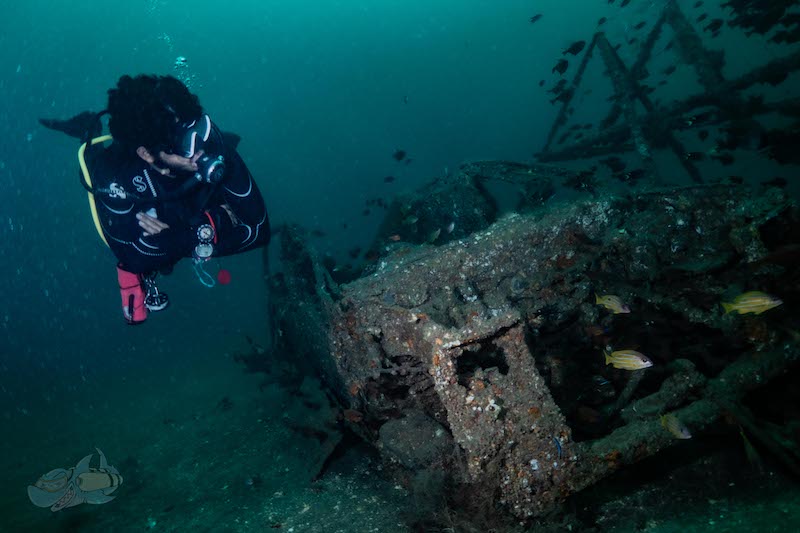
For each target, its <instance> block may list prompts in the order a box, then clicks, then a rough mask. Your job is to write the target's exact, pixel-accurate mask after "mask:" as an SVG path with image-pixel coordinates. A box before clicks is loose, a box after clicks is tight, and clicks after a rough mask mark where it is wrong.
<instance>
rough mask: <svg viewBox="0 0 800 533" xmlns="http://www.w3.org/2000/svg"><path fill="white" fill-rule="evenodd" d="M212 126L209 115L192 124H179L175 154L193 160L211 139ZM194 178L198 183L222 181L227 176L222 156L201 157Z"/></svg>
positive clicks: (193, 121) (204, 115)
mask: <svg viewBox="0 0 800 533" xmlns="http://www.w3.org/2000/svg"><path fill="white" fill-rule="evenodd" d="M211 130H212V124H211V119H210V118H209V116H208V115H206V114H203V115H201V116H200V118H198V119H196V120H192V121H190V122H184V123H179V124H177V128H176V131H175V137H174V141H173V150H174V153H175V154H177V155H180V156H182V157H186V158H189V159H191V158H192V157H194V156H195V154H197V152H199V151H200V150H202V149H203V148H204V147H205V145H206V143H207V142H208V139H209V138H210V137H211ZM196 163H197V171H196V172H195V173H194V178H195V179H196V180H197V181H201V182H205V183H211V184H216V183H219V182H220V181H222V178H223V176H224V174H225V161H224V159H223V157H222V156H221V155H218V156H213V155H209V154H203V155H201V156H200V157H199V158H198V159H197V161H196Z"/></svg>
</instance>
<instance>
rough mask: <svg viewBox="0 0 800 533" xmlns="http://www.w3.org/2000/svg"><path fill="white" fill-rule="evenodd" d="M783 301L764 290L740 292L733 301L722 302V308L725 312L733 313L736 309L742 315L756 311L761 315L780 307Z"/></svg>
mask: <svg viewBox="0 0 800 533" xmlns="http://www.w3.org/2000/svg"><path fill="white" fill-rule="evenodd" d="M782 303H783V302H782V301H781V300H780V299H778V298H776V297H774V296H770V295H769V294H766V293H764V292H759V291H750V292H746V293H744V294H740V295H739V296H737V297H736V298H734V299H733V302H731V303H727V302H723V303H722V308H723V309H724V310H725V314H726V315H727V314H728V313H731V312H733V311H736V312H737V313H739V314H740V315H744V314H747V313H755V314H757V315H760V314H761V313H763V312H764V311H769V310H770V309H772V308H773V307H778V306H779V305H781V304H782Z"/></svg>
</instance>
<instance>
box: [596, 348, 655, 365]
mask: <svg viewBox="0 0 800 533" xmlns="http://www.w3.org/2000/svg"><path fill="white" fill-rule="evenodd" d="M605 357H606V364H607V365H611V366H613V367H614V368H618V369H620V370H642V369H644V368H650V367H651V366H653V362H652V361H651V360H650V359H649V358H648V357H647V356H646V355H644V354H643V353H641V352H637V351H636V350H616V351H612V348H611V347H610V346H607V347H606V351H605Z"/></svg>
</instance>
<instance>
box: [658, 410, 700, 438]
mask: <svg viewBox="0 0 800 533" xmlns="http://www.w3.org/2000/svg"><path fill="white" fill-rule="evenodd" d="M661 425H662V426H664V428H665V429H666V430H667V431H669V432H670V433H671V434H672V436H673V437H675V438H676V439H691V438H692V434H691V433H690V432H689V428H687V427H686V426H684V425H683V422H681V421H680V420H678V417H677V416H675V415H673V414H672V413H670V414H668V415H661Z"/></svg>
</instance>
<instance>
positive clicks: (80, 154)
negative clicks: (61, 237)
mask: <svg viewBox="0 0 800 533" xmlns="http://www.w3.org/2000/svg"><path fill="white" fill-rule="evenodd" d="M110 140H111V135H103V136H102V137H95V138H94V139H92V140H91V141H90V142H91V143H92V146H94V145H95V144H98V143H103V142H106V141H110ZM86 144H87V143H83V144H82V145H81V147H80V148H79V149H78V163H79V164H80V165H81V172H83V177H84V179H85V180H86V184H87V185H89V188H91V187H92V178H91V177H90V176H89V169H88V168H87V167H86V160H85V159H84V158H83V153H84V152H85V151H86ZM86 194H87V195H88V196H89V209H90V210H91V212H92V220H94V229H96V230H97V234H98V235H100V238H101V239H103V242H104V243H105V244H106V246H108V241H106V237H105V235H103V227H102V226H101V225H100V219H99V218H98V217H97V206H96V205H95V203H94V194H92V193H90V192H87V193H86Z"/></svg>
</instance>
